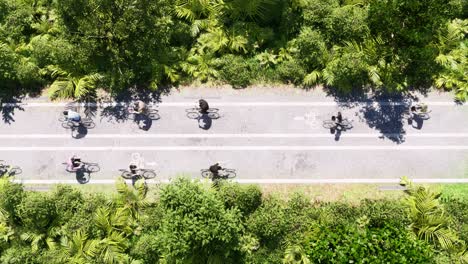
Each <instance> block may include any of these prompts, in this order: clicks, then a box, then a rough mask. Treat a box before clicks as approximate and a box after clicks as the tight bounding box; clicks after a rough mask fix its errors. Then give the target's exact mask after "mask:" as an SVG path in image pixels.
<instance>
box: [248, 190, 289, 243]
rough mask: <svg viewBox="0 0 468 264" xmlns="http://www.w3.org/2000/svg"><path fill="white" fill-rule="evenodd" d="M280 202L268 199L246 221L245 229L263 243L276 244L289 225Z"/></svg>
mask: <svg viewBox="0 0 468 264" xmlns="http://www.w3.org/2000/svg"><path fill="white" fill-rule="evenodd" d="M288 220H289V219H288V216H287V215H286V211H285V209H284V207H283V205H282V204H281V202H280V201H278V200H277V199H274V198H268V199H266V200H264V201H263V204H262V206H260V208H258V209H257V210H256V211H255V212H254V213H253V214H251V215H250V217H249V219H248V220H247V228H248V229H249V231H250V232H252V233H254V234H256V235H257V236H258V237H259V238H260V239H261V241H263V242H264V243H271V244H275V243H277V242H278V241H279V240H280V239H281V238H282V237H283V236H284V235H285V234H286V233H287V232H288V231H289V228H290V224H289V221H288Z"/></svg>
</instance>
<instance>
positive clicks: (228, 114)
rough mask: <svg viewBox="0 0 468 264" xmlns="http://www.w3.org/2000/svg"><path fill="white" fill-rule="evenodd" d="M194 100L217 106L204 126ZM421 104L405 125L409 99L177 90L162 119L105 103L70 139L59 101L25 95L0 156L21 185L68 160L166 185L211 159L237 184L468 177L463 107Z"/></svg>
mask: <svg viewBox="0 0 468 264" xmlns="http://www.w3.org/2000/svg"><path fill="white" fill-rule="evenodd" d="M199 97H204V98H207V100H208V102H209V103H210V107H212V108H219V114H220V116H221V117H220V118H219V119H214V120H211V127H209V129H202V128H200V127H199V123H198V121H197V120H193V119H188V118H187V117H186V109H188V108H192V107H194V105H195V101H196V100H197V98H199ZM420 100H421V101H422V102H425V103H427V104H428V106H429V109H430V110H431V113H430V119H428V120H418V122H415V121H413V122H412V123H411V124H409V123H408V120H407V118H406V117H404V112H405V111H406V110H407V109H408V106H409V103H410V102H409V101H408V100H401V99H394V100H388V99H385V100H381V101H347V102H337V101H335V100H334V98H332V97H327V96H326V95H324V94H321V93H318V92H312V93H308V92H304V91H300V92H296V90H295V91H294V92H287V91H286V92H284V93H281V92H266V93H265V94H262V93H252V92H251V93H249V92H237V91H236V92H235V93H234V94H229V93H227V92H225V91H223V90H214V91H213V90H201V89H200V90H198V91H197V90H195V91H184V90H182V91H181V92H176V91H174V92H173V93H172V94H170V95H168V96H163V97H162V98H161V101H162V102H160V103H158V104H157V109H158V110H159V115H160V117H161V118H160V119H159V120H154V121H152V123H151V127H150V128H149V129H148V130H147V131H144V130H141V129H139V128H138V126H137V125H136V124H135V123H134V122H133V121H132V120H126V118H125V117H122V116H119V115H117V113H118V111H117V110H119V109H121V108H122V107H121V108H119V106H118V105H117V106H115V105H114V104H107V105H101V106H102V107H104V108H102V107H101V106H98V107H97V110H96V111H95V112H94V113H93V115H94V116H93V120H94V122H95V123H96V127H95V128H93V129H89V130H87V131H86V130H80V133H81V134H77V133H76V131H75V132H73V135H72V132H71V131H70V130H66V129H64V128H63V127H62V126H61V123H60V122H59V121H58V117H59V116H60V113H61V112H62V111H63V110H64V108H65V103H51V102H48V101H46V100H44V99H40V100H39V99H28V100H24V101H22V102H21V103H19V104H17V105H15V108H14V109H13V111H12V112H11V113H8V114H7V115H4V120H5V118H6V120H8V121H9V123H8V122H1V123H0V159H2V160H5V161H6V162H7V163H8V164H12V165H17V166H19V167H21V168H22V170H23V173H22V174H21V175H18V176H17V177H16V178H17V179H18V180H20V181H25V182H27V181H32V180H35V181H42V182H55V181H64V180H66V181H69V182H74V181H76V179H75V175H74V174H71V173H68V172H66V171H65V166H64V165H62V163H63V162H66V160H67V159H68V158H69V157H70V156H71V155H73V154H77V155H79V156H81V158H82V159H83V160H84V161H87V162H93V163H98V164H99V166H100V168H101V170H100V171H99V172H97V173H93V174H91V175H90V176H89V177H90V178H89V183H93V182H94V183H98V182H106V181H107V182H112V180H113V179H114V178H115V177H119V174H120V173H119V171H118V170H119V169H124V168H127V167H128V164H129V163H130V162H132V160H133V161H138V162H139V163H140V164H141V165H142V166H144V167H145V168H147V169H155V170H156V172H157V173H158V179H159V180H163V181H164V180H168V179H171V178H173V177H176V176H178V175H186V176H189V177H193V178H200V170H201V169H206V168H208V166H209V165H211V164H213V163H215V162H217V161H220V162H221V163H223V164H224V165H225V166H226V167H228V168H232V169H235V170H236V171H237V179H238V180H239V181H241V182H242V181H243V182H316V181H327V180H328V181H334V180H336V181H345V182H346V181H348V182H352V181H354V180H355V181H359V180H360V179H366V180H365V181H369V182H372V181H376V182H378V181H385V180H389V181H395V180H396V179H398V178H399V177H401V176H408V177H410V178H413V179H426V180H431V179H432V180H435V181H443V180H444V179H458V180H461V181H468V180H467V179H468V172H467V171H468V106H466V105H457V104H455V103H453V101H452V100H451V97H450V96H447V95H442V96H441V95H437V94H431V95H430V96H428V97H426V98H424V97H422V96H420ZM79 110H80V111H81V112H82V113H83V107H80V108H79ZM337 111H341V112H342V114H343V117H344V118H347V119H349V120H352V124H353V128H352V129H350V130H346V131H342V132H341V134H339V133H338V134H337V131H334V132H335V134H332V133H331V131H330V130H328V129H325V128H323V126H322V123H323V121H324V120H329V119H330V116H331V115H333V114H336V112H337ZM4 112H5V111H4ZM119 117H120V118H119ZM205 121H206V122H209V121H210V120H205ZM332 132H333V131H332ZM87 180H88V178H87ZM87 180H86V181H87Z"/></svg>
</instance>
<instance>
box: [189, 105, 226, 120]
mask: <svg viewBox="0 0 468 264" xmlns="http://www.w3.org/2000/svg"><path fill="white" fill-rule="evenodd" d="M185 111H186V112H187V117H188V118H190V119H199V118H200V117H201V116H202V115H203V114H202V113H200V111H201V109H200V108H198V107H194V108H189V109H185ZM218 111H219V109H218V108H210V109H208V111H207V112H208V113H207V115H208V117H209V118H211V119H218V118H220V115H219V113H218Z"/></svg>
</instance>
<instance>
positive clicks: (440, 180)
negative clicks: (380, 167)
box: [13, 178, 468, 185]
mask: <svg viewBox="0 0 468 264" xmlns="http://www.w3.org/2000/svg"><path fill="white" fill-rule="evenodd" d="M411 180H412V181H413V182H415V183H468V178H465V179H463V178H449V179H443V178H420V179H418V178H415V179H411ZM115 181H116V179H101V180H98V179H91V180H90V181H89V182H88V183H87V184H114V183H115ZM233 181H234V182H239V183H251V184H353V183H367V184H374V183H394V184H398V183H399V182H400V179H398V178H393V179H392V178H385V179H371V178H366V179H233ZM13 182H16V183H23V184H45V185H49V184H60V183H61V184H79V183H78V182H77V181H76V180H39V179H38V180H33V179H24V180H22V179H14V180H13ZM126 182H127V183H131V180H126ZM146 182H147V183H149V184H157V183H169V182H170V180H168V179H161V180H146Z"/></svg>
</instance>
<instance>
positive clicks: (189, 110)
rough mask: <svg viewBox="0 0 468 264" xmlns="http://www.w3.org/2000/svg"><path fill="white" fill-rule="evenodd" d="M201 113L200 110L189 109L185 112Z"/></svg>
mask: <svg viewBox="0 0 468 264" xmlns="http://www.w3.org/2000/svg"><path fill="white" fill-rule="evenodd" d="M199 111H200V108H189V109H185V112H197V113H198V112H199Z"/></svg>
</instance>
